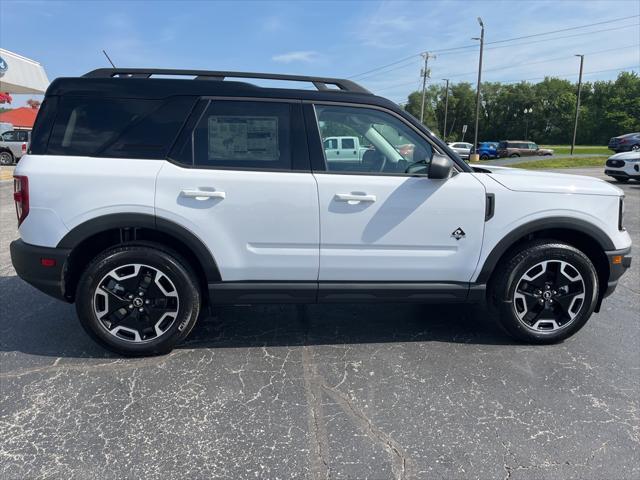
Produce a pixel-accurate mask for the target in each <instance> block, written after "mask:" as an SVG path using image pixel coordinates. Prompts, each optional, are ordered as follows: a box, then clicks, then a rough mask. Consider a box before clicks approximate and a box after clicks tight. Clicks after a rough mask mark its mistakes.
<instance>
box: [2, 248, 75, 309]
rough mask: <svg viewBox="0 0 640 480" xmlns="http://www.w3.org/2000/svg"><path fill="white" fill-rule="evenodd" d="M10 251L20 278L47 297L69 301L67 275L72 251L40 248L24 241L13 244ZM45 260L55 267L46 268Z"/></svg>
mask: <svg viewBox="0 0 640 480" xmlns="http://www.w3.org/2000/svg"><path fill="white" fill-rule="evenodd" d="M10 250H11V263H13V268H15V270H16V273H17V274H18V276H19V277H20V278H22V279H23V280H24V281H25V282H27V283H29V284H31V285H33V286H34V287H36V288H37V289H38V290H40V291H41V292H44V293H46V294H47V295H51V296H52V297H55V298H57V299H59V300H65V301H68V299H67V298H66V297H65V275H66V270H67V259H68V257H69V253H70V252H71V250H68V249H64V248H48V247H39V246H37V245H30V244H28V243H24V242H23V241H22V240H14V241H13V242H11V246H10ZM43 259H46V260H47V262H48V263H49V264H50V263H53V265H51V266H44V265H43ZM47 262H45V263H47Z"/></svg>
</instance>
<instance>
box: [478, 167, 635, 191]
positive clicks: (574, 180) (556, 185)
mask: <svg viewBox="0 0 640 480" xmlns="http://www.w3.org/2000/svg"><path fill="white" fill-rule="evenodd" d="M482 170H485V171H487V170H488V171H489V174H488V175H490V176H491V178H493V179H494V180H495V181H496V182H498V183H500V184H501V185H502V186H504V187H505V188H508V189H509V190H513V191H516V192H537V193H577V194H582V195H607V196H621V195H624V192H623V191H622V190H620V189H619V188H618V187H615V186H613V185H611V184H610V183H609V182H606V181H604V180H600V179H599V178H593V177H585V176H582V175H572V174H568V173H549V172H541V171H535V170H522V169H519V168H507V167H493V166H489V165H486V166H485V165H483V166H482Z"/></svg>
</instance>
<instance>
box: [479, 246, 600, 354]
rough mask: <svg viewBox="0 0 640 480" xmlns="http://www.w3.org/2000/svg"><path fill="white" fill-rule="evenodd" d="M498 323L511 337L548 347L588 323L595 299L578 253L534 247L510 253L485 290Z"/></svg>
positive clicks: (593, 278) (593, 279) (594, 280)
mask: <svg viewBox="0 0 640 480" xmlns="http://www.w3.org/2000/svg"><path fill="white" fill-rule="evenodd" d="M490 289H491V297H492V300H493V301H494V303H495V305H497V307H498V311H499V320H500V323H501V325H502V326H503V327H504V329H505V330H506V331H507V332H508V333H509V334H510V335H511V336H513V337H515V338H517V339H520V340H524V341H526V342H530V343H554V342H559V341H562V340H564V339H565V338H568V337H570V336H571V335H573V334H574V333H575V332H577V331H578V330H580V328H582V327H583V326H584V324H585V323H586V322H587V320H589V317H591V314H592V313H593V310H594V309H595V306H596V302H597V298H598V277H597V274H596V270H595V268H594V266H593V264H592V263H591V261H590V260H589V258H588V257H586V256H585V255H584V254H583V253H582V252H581V251H579V250H577V249H576V248H574V247H572V246H570V245H566V244H563V243H556V242H553V241H552V240H550V241H540V242H535V243H530V244H529V245H526V246H524V247H523V248H521V249H519V250H517V251H515V252H514V253H512V254H511V255H510V256H509V257H508V258H507V259H505V261H504V262H503V266H502V268H501V269H500V270H499V271H497V272H496V274H495V276H494V281H493V282H492V285H490Z"/></svg>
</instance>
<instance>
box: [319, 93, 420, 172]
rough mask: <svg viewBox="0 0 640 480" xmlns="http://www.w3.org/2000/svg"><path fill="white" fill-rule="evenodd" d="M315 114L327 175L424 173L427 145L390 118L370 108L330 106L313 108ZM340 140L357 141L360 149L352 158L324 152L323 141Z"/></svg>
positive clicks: (415, 134) (412, 132)
mask: <svg viewBox="0 0 640 480" xmlns="http://www.w3.org/2000/svg"><path fill="white" fill-rule="evenodd" d="M315 111H316V118H317V121H318V127H319V130H320V136H321V137H322V140H323V145H324V157H325V164H326V169H327V170H328V171H330V172H344V173H368V174H372V175H373V174H411V175H415V174H421V173H426V171H427V167H428V164H429V162H430V161H431V156H432V154H433V149H432V147H431V144H430V143H429V142H427V141H426V140H425V139H423V138H422V137H421V136H420V135H418V134H417V133H416V132H415V131H414V130H413V129H412V128H410V127H409V126H408V125H406V124H405V123H404V122H402V121H400V120H399V119H398V118H396V117H394V116H393V115H390V114H388V113H386V112H382V111H380V110H376V109H371V108H358V107H344V106H333V105H331V106H330V105H316V106H315ZM341 136H345V137H346V136H349V137H356V138H358V139H359V144H360V145H361V147H360V148H359V149H358V151H357V152H356V154H355V155H352V152H349V153H350V154H349V155H344V156H342V155H337V154H336V152H334V151H331V150H330V149H328V148H327V143H326V141H325V140H326V139H328V138H329V137H341ZM345 140H347V139H343V147H344V141H345ZM349 140H351V141H352V142H353V147H351V149H352V150H353V149H355V141H354V140H353V138H352V139H349ZM362 145H367V146H366V147H362Z"/></svg>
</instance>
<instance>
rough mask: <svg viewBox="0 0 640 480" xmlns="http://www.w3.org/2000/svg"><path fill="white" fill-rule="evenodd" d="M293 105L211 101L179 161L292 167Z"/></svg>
mask: <svg viewBox="0 0 640 480" xmlns="http://www.w3.org/2000/svg"><path fill="white" fill-rule="evenodd" d="M291 157H292V156H291V105H290V104H289V103H279V102H253V101H227V100H212V101H211V102H210V103H209V105H208V106H207V108H206V109H205V111H204V114H203V115H202V117H201V118H200V120H199V121H198V123H197V124H196V126H195V128H194V129H193V131H192V132H191V135H190V138H187V139H186V142H185V144H184V148H182V149H181V151H180V153H179V155H178V157H177V158H176V160H178V161H179V162H181V163H184V164H191V165H193V166H196V167H204V168H239V169H250V170H290V169H291Z"/></svg>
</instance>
